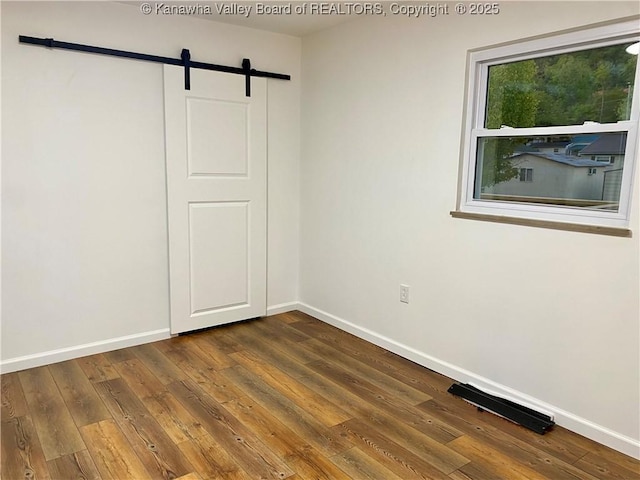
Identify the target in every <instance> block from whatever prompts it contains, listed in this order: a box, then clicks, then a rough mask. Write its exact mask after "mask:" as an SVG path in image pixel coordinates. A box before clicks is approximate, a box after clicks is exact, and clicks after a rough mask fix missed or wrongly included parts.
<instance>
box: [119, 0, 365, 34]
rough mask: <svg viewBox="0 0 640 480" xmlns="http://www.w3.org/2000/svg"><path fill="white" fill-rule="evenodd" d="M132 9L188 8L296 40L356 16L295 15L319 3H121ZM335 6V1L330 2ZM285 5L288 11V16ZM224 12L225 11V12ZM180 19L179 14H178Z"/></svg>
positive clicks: (281, 0) (207, 16)
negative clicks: (304, 6)
mask: <svg viewBox="0 0 640 480" xmlns="http://www.w3.org/2000/svg"><path fill="white" fill-rule="evenodd" d="M119 3H124V4H127V5H130V6H132V7H136V8H137V9H139V10H140V11H142V9H143V5H145V4H146V5H151V13H150V14H149V15H162V14H163V13H162V12H160V11H159V10H158V9H162V8H166V9H171V8H175V7H178V6H182V8H185V9H186V8H191V12H192V13H189V14H188V15H189V16H191V17H195V18H201V19H204V20H209V21H214V22H222V23H229V24H233V25H239V26H243V27H248V28H255V29H259V30H267V31H271V32H276V33H283V34H286V35H292V36H296V37H303V36H305V35H309V34H311V33H313V32H317V31H319V30H323V29H325V28H329V27H332V26H334V25H338V24H340V23H344V22H346V21H349V20H351V19H353V18H355V17H356V15H349V14H342V13H341V14H310V13H307V14H296V13H295V9H296V7H298V8H302V5H305V4H306V5H307V8H308V7H309V5H310V4H312V3H315V4H320V3H321V2H302V1H287V0H278V1H265V2H255V1H254V2H247V1H238V2H236V1H227V2H219V1H217V2H211V1H197V2H195V1H182V2H180V1H173V2H171V1H168V2H160V1H149V2H141V1H122V2H119ZM332 3H334V4H335V3H338V2H332ZM258 4H261V5H264V6H267V7H271V8H272V9H274V10H278V9H284V11H283V12H282V13H278V12H275V11H274V13H267V12H265V11H263V12H260V11H258ZM287 6H289V7H290V12H291V13H287ZM225 9H226V10H225ZM181 16H182V15H181Z"/></svg>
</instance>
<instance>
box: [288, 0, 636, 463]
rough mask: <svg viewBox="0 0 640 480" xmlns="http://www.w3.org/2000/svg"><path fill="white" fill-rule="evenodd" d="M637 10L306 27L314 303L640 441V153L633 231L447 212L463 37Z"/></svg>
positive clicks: (581, 421) (554, 6) (584, 423)
mask: <svg viewBox="0 0 640 480" xmlns="http://www.w3.org/2000/svg"><path fill="white" fill-rule="evenodd" d="M637 13H638V4H637V2H633V3H631V2H630V3H625V4H617V3H613V2H566V3H563V2H501V12H500V14H499V15H495V16H492V17H488V16H487V17H472V16H458V15H456V14H455V13H453V11H452V12H451V14H450V15H449V16H439V17H436V18H429V17H426V18H422V19H406V18H401V17H394V16H392V15H388V16H387V17H384V18H383V17H374V18H363V19H360V20H357V21H355V22H353V23H348V24H343V25H339V26H337V27H334V28H332V29H330V30H325V31H323V32H319V33H317V34H314V35H312V36H308V37H305V38H304V39H303V49H302V58H303V62H302V65H303V79H302V85H303V88H302V92H303V93H302V119H303V134H302V138H303V146H302V152H303V153H302V165H301V192H302V196H301V219H302V220H301V245H302V250H301V287H300V288H301V291H300V298H301V302H303V304H305V306H304V307H303V308H304V309H305V310H306V311H307V312H309V313H312V314H315V315H317V316H319V317H321V318H323V319H325V320H327V321H329V322H332V323H334V324H336V325H339V326H341V327H343V328H345V329H347V330H349V331H352V332H355V333H357V334H358V335H361V336H363V337H365V338H368V339H371V340H373V341H375V342H377V343H379V344H381V345H384V346H386V347H388V348H391V349H392V350H395V351H397V352H400V353H402V354H403V355H406V356H409V357H410V358H412V359H414V360H416V361H418V362H419V363H422V364H424V365H428V366H431V367H432V368H434V369H436V370H439V371H441V372H444V373H447V374H449V375H452V376H454V378H457V379H460V380H462V381H468V380H473V381H475V382H476V383H479V384H481V385H484V386H489V387H491V388H493V389H494V390H498V391H501V392H507V393H511V394H512V395H514V396H515V397H517V398H520V399H527V398H528V399H529V400H532V401H535V403H536V404H537V405H543V406H546V407H547V408H549V409H552V410H553V411H554V412H555V413H556V414H557V419H558V422H559V423H561V424H563V425H566V426H569V427H571V428H573V429H574V430H577V431H579V432H582V433H585V434H587V435H589V436H591V437H592V438H596V439H598V440H600V441H603V442H606V443H608V444H609V445H613V446H615V447H616V448H619V449H622V450H623V451H626V452H627V453H631V454H634V455H635V456H639V455H640V449H639V448H638V445H639V443H638V439H639V438H640V428H639V427H640V418H639V409H638V405H640V397H639V393H640V384H639V379H640V369H639V363H640V362H639V360H640V355H639V354H640V346H639V338H640V328H639V319H638V314H639V311H640V305H639V303H640V299H639V289H640V282H639V268H638V267H639V255H638V251H639V241H638V239H639V238H640V230H639V227H640V225H639V224H638V212H639V209H638V204H639V202H638V200H639V195H640V188H638V187H639V185H638V171H636V175H635V192H636V195H635V198H634V202H633V221H632V223H631V228H632V230H633V234H634V238H632V239H624V238H614V237H607V236H599V235H592V234H584V233H571V232H564V231H554V230H545V229H536V228H529V227H522V226H510V225H501V224H494V223H484V222H477V221H470V220H462V219H453V218H451V217H450V215H449V212H450V211H451V210H453V209H454V208H455V204H456V191H457V186H458V166H459V151H460V133H461V125H462V111H463V100H464V98H463V97H464V82H465V65H466V52H467V50H468V49H471V48H477V47H482V46H487V45H491V44H496V43H499V42H505V41H511V40H517V39H520V38H523V37H526V36H532V35H538V34H542V33H545V32H552V31H555V30H559V29H564V28H570V27H575V26H580V25H583V24H589V23H595V22H600V21H603V20H607V19H613V18H617V17H624V16H628V15H632V14H637ZM400 283H406V284H408V285H410V287H411V291H410V299H411V303H410V304H409V305H405V304H402V303H400V302H399V285H400Z"/></svg>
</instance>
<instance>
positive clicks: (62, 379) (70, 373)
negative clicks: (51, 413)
mask: <svg viewBox="0 0 640 480" xmlns="http://www.w3.org/2000/svg"><path fill="white" fill-rule="evenodd" d="M49 371H50V372H51V375H52V376H53V379H54V381H55V382H56V385H57V386H58V390H60V394H61V395H62V398H63V399H64V401H65V403H66V405H67V408H68V409H69V412H70V413H71V416H72V417H73V420H74V421H75V423H76V425H77V426H78V427H81V426H83V425H88V424H90V423H96V422H99V421H101V420H106V419H107V418H110V414H109V411H108V410H107V408H106V407H105V406H104V403H102V400H101V399H100V397H98V394H97V393H96V391H95V389H94V388H93V384H92V383H91V382H90V381H89V379H88V378H87V376H86V375H85V373H84V371H83V370H82V368H80V365H78V363H77V362H76V361H75V360H69V361H66V362H60V363H55V364H53V365H49Z"/></svg>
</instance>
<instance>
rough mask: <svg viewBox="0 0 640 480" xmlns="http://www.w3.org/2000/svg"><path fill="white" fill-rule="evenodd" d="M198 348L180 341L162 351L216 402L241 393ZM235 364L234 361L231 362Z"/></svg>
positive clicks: (236, 396)
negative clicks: (173, 346) (176, 344)
mask: <svg viewBox="0 0 640 480" xmlns="http://www.w3.org/2000/svg"><path fill="white" fill-rule="evenodd" d="M199 352H201V350H200V349H198V348H197V347H196V348H193V344H192V343H188V344H186V345H185V343H184V342H182V343H180V344H179V345H178V346H176V347H175V348H169V349H167V350H165V351H164V355H165V356H166V357H167V358H168V359H169V360H171V361H172V362H173V363H174V364H175V365H177V366H178V367H179V368H180V369H181V370H182V371H184V372H185V373H186V374H187V375H188V376H189V377H190V378H191V379H192V380H193V381H195V382H196V383H197V384H198V386H199V387H200V388H202V389H203V390H204V391H205V392H206V393H207V394H208V395H211V396H212V397H213V398H214V399H216V400H217V401H218V402H221V403H224V402H228V401H229V400H233V399H234V398H238V397H241V396H242V395H243V392H242V390H240V389H239V388H237V387H236V386H235V385H234V384H233V383H231V382H229V381H228V380H227V379H226V378H225V377H224V376H223V375H222V374H221V373H220V372H219V371H218V370H217V368H215V367H214V366H212V365H211V364H210V363H209V362H208V360H207V356H206V355H205V354H204V353H199ZM233 364H235V362H233Z"/></svg>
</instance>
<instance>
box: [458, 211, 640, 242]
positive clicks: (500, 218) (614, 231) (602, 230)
mask: <svg viewBox="0 0 640 480" xmlns="http://www.w3.org/2000/svg"><path fill="white" fill-rule="evenodd" d="M450 214H451V216H452V217H453V218H464V219H467V220H480V221H483V222H494V223H506V224H510V225H523V226H526V227H538V228H549V229H552V230H566V231H569V232H582V233H594V234H597V235H609V236H613V237H624V238H631V230H630V229H628V228H620V227H602V226H598V225H582V224H579V223H567V222H552V221H548V220H534V219H528V218H517V217H507V216H504V215H488V214H485V213H469V212H461V211H458V210H454V211H452V212H450Z"/></svg>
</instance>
